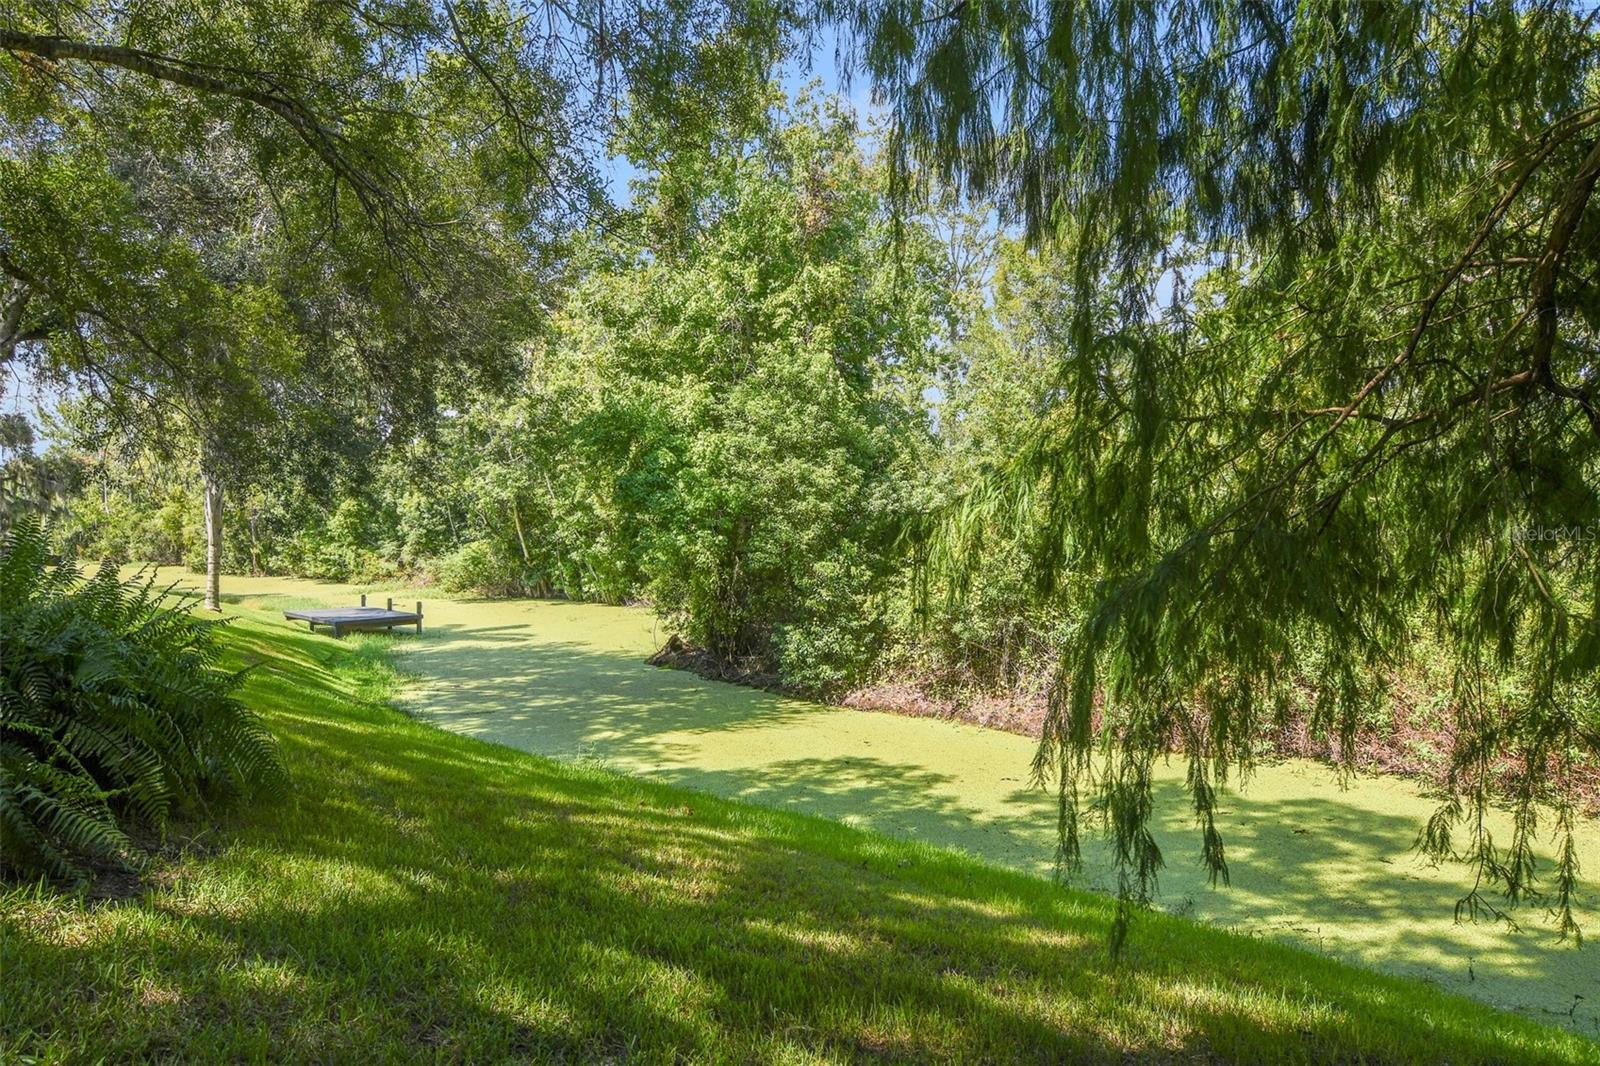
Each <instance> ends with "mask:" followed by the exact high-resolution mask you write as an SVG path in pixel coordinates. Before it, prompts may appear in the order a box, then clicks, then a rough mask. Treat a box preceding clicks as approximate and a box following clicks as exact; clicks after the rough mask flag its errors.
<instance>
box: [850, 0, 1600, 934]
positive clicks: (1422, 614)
mask: <svg viewBox="0 0 1600 1066" xmlns="http://www.w3.org/2000/svg"><path fill="white" fill-rule="evenodd" d="M832 14H834V15H835V16H837V17H839V18H841V19H842V20H843V21H845V22H846V23H847V24H848V25H849V26H850V27H852V29H853V31H854V32H855V40H856V42H857V48H856V51H855V53H854V58H855V60H856V62H857V65H858V68H859V69H861V70H864V71H865V72H866V74H867V76H868V77H870V79H871V80H872V82H873V83H874V85H875V86H876V87H878V88H879V89H880V90H881V91H882V92H883V93H884V94H885V97H886V99H887V101H888V103H889V106H890V107H891V109H892V111H893V114H894V117H895V119H896V128H895V136H894V138H893V141H892V144H893V149H894V153H895V156H894V158H895V159H896V161H897V163H898V166H897V172H898V173H900V174H901V175H902V177H903V178H904V177H905V176H908V175H912V174H914V173H918V172H923V173H926V172H928V171H931V172H932V173H933V174H935V175H936V176H937V177H938V178H939V179H941V180H942V181H945V182H948V183H956V184H959V185H960V186H961V187H963V188H964V189H966V190H967V191H969V192H971V193H973V194H975V195H977V196H982V197H992V198H993V199H994V200H995V201H996V202H997V203H999V204H1000V205H1001V208H1002V211H1003V212H1004V213H1005V215H1006V216H1007V217H1008V218H1009V219H1013V220H1020V221H1021V222H1022V223H1024V225H1025V228H1026V231H1027V233H1029V234H1030V235H1031V236H1033V237H1034V238H1036V239H1039V240H1043V241H1050V242H1054V243H1056V244H1057V245H1059V247H1060V249H1061V250H1062V253H1063V256H1064V265H1065V269H1064V270H1063V272H1062V277H1061V280H1062V283H1063V286H1064V290H1065V291H1064V294H1063V295H1064V297H1065V298H1066V300H1067V301H1068V302H1069V303H1070V304H1071V306H1072V308H1073V315H1072V320H1071V323H1070V328H1069V329H1068V330H1066V331H1065V332H1064V333H1063V335H1062V336H1061V343H1060V348H1059V352H1058V357H1059V361H1060V362H1059V374H1058V378H1057V381H1058V384H1057V391H1056V393H1055V394H1054V395H1055V398H1054V400H1053V402H1052V403H1051V405H1050V407H1049V409H1048V410H1046V411H1045V412H1043V413H1042V414H1041V417H1040V420H1039V425H1038V429H1037V432H1036V434H1035V436H1034V439H1033V441H1032V443H1031V445H1030V447H1029V448H1028V449H1027V450H1026V451H1025V453H1024V454H1023V456H1022V457H1021V458H1020V459H1019V460H1018V461H1017V462H1016V463H1015V464H1014V465H1012V466H1011V467H1010V468H1009V469H1008V470H1007V471H1005V472H1004V473H1002V474H999V475H997V476H995V477H993V478H990V479H988V480H987V481H986V482H985V483H984V484H983V485H982V486H981V487H980V488H978V489H976V490H975V491H974V492H973V494H972V495H971V497H970V499H969V500H968V502H967V512H966V513H967V516H968V517H967V518H966V519H958V520H957V521H956V522H955V524H954V525H953V526H952V527H948V530H947V531H948V532H949V534H950V538H951V539H950V543H948V544H946V548H947V549H948V555H947V557H948V558H949V559H952V560H957V561H959V559H960V558H962V557H963V551H962V547H961V541H962V539H963V536H964V529H963V527H964V526H968V527H970V525H971V524H972V522H974V521H976V520H977V519H976V516H981V515H985V514H987V515H994V514H1004V513H1010V514H1012V515H1014V516H1017V518H1018V519H1019V520H1022V521H1027V520H1031V519H1038V520H1041V521H1044V522H1045V523H1046V524H1047V525H1048V526H1049V527H1050V528H1051V529H1053V530H1054V531H1055V535H1054V536H1053V537H1051V538H1049V539H1047V540H1046V541H1044V542H1043V543H1042V544H1041V545H1040V546H1039V548H1038V550H1036V551H1035V552H1034V553H1033V565H1034V569H1035V571H1036V573H1037V574H1038V575H1039V577H1040V580H1041V590H1042V593H1043V595H1045V596H1046V597H1051V598H1058V599H1060V600H1061V601H1063V602H1073V603H1079V604H1083V605H1085V606H1086V607H1087V608H1088V610H1087V613H1086V617H1085V618H1084V620H1083V622H1082V624H1081V625H1080V626H1079V627H1078V628H1077V629H1076V630H1075V631H1074V632H1073V634H1072V636H1071V639H1069V640H1067V641H1066V642H1065V644H1064V649H1065V650H1064V652H1063V655H1062V658H1061V661H1060V666H1059V672H1058V676H1057V682H1056V686H1055V690H1054V696H1053V700H1052V704H1051V713H1050V716H1049V721H1048V725H1047V730H1046V734H1045V737H1044V740H1043V743H1042V745H1041V748H1040V751H1039V758H1038V764H1037V770H1038V772H1039V773H1040V775H1041V776H1047V777H1053V778H1055V779H1056V780H1057V781H1058V782H1059V785H1060V789H1061V802H1062V810H1063V820H1062V827H1063V828H1062V847H1063V853H1064V857H1065V859H1066V860H1067V861H1068V862H1069V863H1070V862H1071V861H1072V860H1074V859H1075V858H1076V855H1077V844H1078V832H1079V818H1080V812H1083V811H1085V810H1092V811H1093V812H1095V813H1096V815H1097V817H1098V818H1099V819H1100V820H1102V821H1103V823H1104V825H1105V826H1107V827H1108V829H1109V831H1110V832H1111V834H1112V836H1113V838H1114V840H1115V843H1116V850H1117V854H1118V856H1119V858H1120V860H1121V863H1122V867H1123V870H1124V880H1123V892H1124V895H1125V897H1127V898H1142V897H1144V896H1146V895H1147V893H1148V892H1149V890H1150V887H1151V885H1152V884H1153V882H1154V879H1155V876H1156V872H1157V870H1158V869H1159V867H1160V865H1161V863H1162V856H1161V855H1160V853H1159V851H1158V850H1157V848H1156V846H1155V844H1154V842H1153V840H1152V839H1151V837H1150V835H1149V832H1148V828H1147V827H1148V815H1149V804H1150V788H1149V775H1150V770H1151V765H1152V762H1153V760H1155V759H1156V758H1157V757H1159V755H1160V753H1161V752H1162V751H1163V750H1164V749H1166V748H1167V747H1168V746H1169V745H1175V746H1176V747H1177V748H1178V749H1180V750H1181V751H1182V752H1183V753H1184V756H1185V757H1186V758H1187V760H1188V762H1189V778H1190V783H1191V787H1192V794H1193V803H1194V810H1195V815H1196V818H1197V820H1198V822H1199V826H1200V829H1201V832H1202V837H1203V847H1202V853H1203V857H1204V860H1205V862H1206V863H1207V864H1208V865H1209V866H1210V867H1211V869H1212V870H1213V871H1214V873H1215V874H1216V875H1217V876H1221V877H1225V876H1226V872H1227V866H1226V863H1225V860H1224V852H1223V844H1222V840H1221V838H1220V836H1219V834H1218V832H1217V829H1216V828H1215V825H1214V824H1213V817H1212V816H1213V808H1214V795H1215V791H1214V790H1215V788H1216V785H1217V783H1218V782H1219V781H1221V780H1223V779H1224V778H1225V777H1226V776H1227V775H1228V774H1230V773H1231V772H1235V771H1237V770H1239V769H1240V768H1242V767H1246V766H1248V764H1249V762H1250V758H1251V751H1252V749H1253V746H1254V745H1255V743H1256V742H1257V740H1258V738H1260V737H1261V736H1262V735H1263V731H1264V730H1265V729H1266V728H1267V727H1268V726H1269V725H1270V724H1271V723H1272V721H1273V720H1274V718H1275V717H1276V715H1277V714H1278V713H1279V712H1280V710H1281V708H1282V707H1283V705H1284V704H1285V702H1286V701H1287V700H1288V698H1289V695H1290V692H1291V689H1292V687H1293V686H1295V685H1297V684H1300V683H1303V682H1310V683H1311V684H1313V685H1314V687H1315V691H1316V692H1317V693H1318V694H1319V697H1318V699H1319V702H1318V707H1317V720H1318V722H1319V723H1320V724H1322V725H1323V726H1324V727H1326V728H1327V729H1328V730H1329V731H1330V732H1333V733H1335V734H1341V735H1344V736H1345V737H1347V738H1348V736H1349V735H1350V733H1351V732H1352V731H1353V730H1354V727H1355V723H1356V722H1357V721H1358V720H1359V717H1360V714H1361V712H1362V710H1363V708H1366V707H1368V706H1370V705H1372V703H1373V702H1374V701H1375V700H1377V699H1378V698H1379V697H1380V694H1381V691H1382V686H1383V682H1384V679H1385V677H1386V675H1387V672H1388V671H1389V670H1390V669H1391V668H1392V667H1393V666H1394V665H1395V664H1396V663H1397V662H1398V661H1399V660H1400V659H1401V658H1403V656H1404V655H1405V653H1406V649H1407V647H1408V645H1409V642H1410V641H1411V640H1412V639H1413V637H1414V635H1415V634H1417V633H1418V632H1419V630H1420V628H1421V627H1430V628H1432V629H1434V630H1436V631H1437V632H1438V633H1439V634H1441V636H1442V639H1443V641H1444V642H1445V644H1446V645H1447V646H1448V647H1449V648H1450V649H1451V651H1452V654H1453V657H1454V659H1455V661H1456V662H1457V663H1458V668H1457V674H1456V679H1455V684H1454V692H1453V705H1454V709H1455V716H1456V730H1457V746H1456V750H1455V753H1454V764H1453V765H1454V769H1453V773H1452V777H1451V784H1452V793H1453V794H1452V796H1451V798H1450V799H1449V800H1448V801H1447V802H1446V804H1445V805H1444V807H1443V808H1442V809H1441V811H1440V813H1439V816H1438V817H1437V818H1436V819H1434V821H1433V822H1432V823H1431V824H1430V825H1429V826H1428V827H1427V831H1426V834H1425V843H1426V846H1427V848H1428V849H1429V850H1430V851H1433V852H1435V853H1438V854H1446V853H1452V852H1454V853H1458V854H1462V855H1464V856H1465V857H1467V858H1468V859H1469V860H1471V861H1472V862H1474V863H1475V864H1476V866H1477V868H1478V870H1479V872H1480V874H1481V878H1480V880H1479V882H1478V886H1477V887H1476V888H1474V889H1473V890H1472V891H1471V893H1470V894H1469V895H1468V896H1467V897H1466V898H1465V899H1464V900H1463V903H1462V906H1463V909H1464V911H1470V912H1472V913H1474V914H1476V913H1478V912H1480V911H1485V910H1486V911H1489V912H1498V909H1499V907H1500V906H1502V904H1500V903H1497V902H1496V901H1495V899H1494V898H1493V897H1494V893H1493V892H1492V891H1491V889H1498V890H1499V891H1500V893H1502V895H1503V897H1504V898H1505V899H1506V900H1509V901H1510V902H1512V903H1515V902H1518V901H1521V900H1526V899H1533V898H1536V897H1537V896H1538V895H1539V888H1540V884H1536V875H1538V874H1540V873H1542V872H1543V871H1539V870H1536V868H1535V864H1534V860H1533V852H1532V844H1533V841H1534V837H1535V833H1536V831H1538V830H1540V829H1543V828H1549V827H1548V826H1544V825H1541V824H1540V822H1539V818H1540V817H1541V815H1540V814H1539V812H1540V811H1541V810H1544V811H1549V810H1553V811H1554V816H1553V817H1554V819H1555V825H1554V827H1553V828H1554V829H1555V831H1556V833H1557V837H1558V849H1557V850H1558V855H1559V856H1560V862H1559V864H1558V865H1557V867H1556V869H1555V870H1554V872H1553V877H1551V878H1549V879H1548V883H1549V885H1550V887H1551V891H1550V892H1549V894H1548V896H1547V897H1546V898H1547V900H1548V903H1549V906H1550V907H1551V909H1552V911H1553V912H1554V914H1555V915H1556V916H1557V920H1558V922H1559V924H1560V927H1561V929H1562V932H1563V933H1564V934H1566V933H1571V932H1573V928H1572V920H1571V913H1570V908H1569V902H1570V900H1569V894H1570V889H1571V887H1572V884H1573V881H1572V877H1573V868H1572V860H1571V851H1570V849H1568V848H1567V847H1566V846H1565V845H1563V844H1560V842H1559V836H1560V833H1561V831H1562V830H1563V829H1565V828H1566V827H1568V826H1569V825H1570V822H1571V819H1572V818H1573V817H1574V814H1573V811H1572V807H1571V805H1570V803H1569V802H1568V793H1567V792H1566V790H1565V788H1564V782H1563V777H1564V774H1565V773H1566V771H1567V770H1568V769H1569V768H1570V767H1571V766H1572V765H1573V764H1574V763H1575V762H1578V761H1584V762H1588V763H1590V764H1592V763H1593V761H1594V760H1596V759H1597V758H1600V697H1597V677H1600V621H1597V610H1600V537H1597V536H1595V531H1596V530H1597V529H1600V497H1597V493H1596V488H1595V486H1596V485H1597V484H1600V413H1597V407H1596V404H1597V400H1600V398H1597V397H1596V391H1597V389H1600V376H1597V365H1600V363H1597V353H1600V343H1597V333H1596V330H1597V327H1600V288H1597V284H1600V280H1597V279H1600V211H1597V210H1596V206H1595V197H1594V192H1595V186H1596V182H1597V179H1600V37H1597V22H1596V19H1597V17H1600V16H1597V15H1596V13H1595V12H1594V11H1593V10H1592V9H1589V8H1588V6H1587V5H1582V4H1569V3H1564V2H1548V3H1518V2H1497V0H1489V2H1467V0H1460V2H1457V0H1440V2H1432V3H1416V4H1374V3H1362V2H1339V0H1325V2H1315V3H1303V2H1293V3H1290V2H1283V3H1273V2H1268V3H1228V2H1224V3H1169V4H1151V3H1145V2H1141V0H1127V2H1112V0H1106V2H1095V3H1065V4H1036V3H1029V2H1005V0H1002V2H995V3H966V2H958V3H955V4H953V5H945V4H942V3H941V4H929V3H921V2H913V3H906V4H899V3H896V4H879V3H872V2H868V3H862V4H850V3H842V4H836V5H833V6H832ZM923 168H925V169H923ZM910 187H911V185H910V183H908V182H906V181H904V180H902V183H901V188H902V190H905V189H909V188H910ZM1163 278H1164V279H1165V280H1164V281H1163ZM1174 282H1175V285H1174ZM1168 285H1173V287H1174V288H1175V290H1176V291H1175V292H1173V293H1171V295H1170V298H1169V297H1168V294H1167V290H1166V286H1168ZM1108 304H1109V306H1108ZM1158 305H1159V306H1158ZM1041 486H1043V487H1042V488H1041ZM1497 775H1499V776H1500V777H1501V779H1502V780H1509V781H1510V786H1509V787H1510V792H1511V798H1512V800H1513V802H1514V804H1515V807H1516V810H1517V812H1518V817H1517V822H1516V825H1517V828H1516V831H1515V833H1514V834H1513V835H1512V837H1511V838H1510V839H1498V840H1497V839H1491V837H1490V836H1489V834H1488V833H1487V831H1486V830H1485V829H1484V828H1483V823H1482V822H1481V821H1479V820H1478V819H1477V817H1476V815H1477V813H1478V812H1479V811H1481V810H1482V808H1483V806H1484V804H1485V803H1486V802H1487V801H1488V793H1489V783H1490V781H1491V780H1492V779H1494V778H1495V777H1496V776H1497ZM1462 828H1465V833H1464V834H1463V833H1461V832H1459V830H1460V829H1462Z"/></svg>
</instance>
